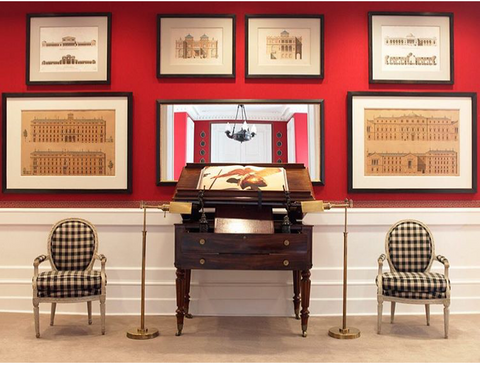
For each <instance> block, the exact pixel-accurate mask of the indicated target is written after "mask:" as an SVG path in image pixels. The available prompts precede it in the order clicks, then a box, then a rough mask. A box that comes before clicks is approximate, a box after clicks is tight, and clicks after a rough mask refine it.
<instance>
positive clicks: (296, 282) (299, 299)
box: [174, 164, 313, 336]
mask: <svg viewBox="0 0 480 366" xmlns="http://www.w3.org/2000/svg"><path fill="white" fill-rule="evenodd" d="M209 165H211V164H209ZM271 165H273V164H270V165H269V166H271ZM262 166H263V165H262ZM275 166H285V165H281V164H277V165H275ZM287 166H288V167H287V168H286V169H287V173H290V174H289V180H288V183H289V187H290V189H291V190H292V188H295V189H294V190H292V191H291V195H292V202H293V200H295V199H296V198H297V199H300V200H308V199H313V194H312V189H311V187H312V186H311V183H310V180H309V178H308V172H307V171H306V169H305V168H304V167H303V165H300V164H288V165H287ZM200 167H203V165H199V164H188V165H187V167H186V168H185V169H184V171H183V172H182V175H181V177H180V180H179V184H178V185H177V191H176V194H175V198H174V199H176V200H188V199H190V200H192V201H194V200H195V199H196V197H198V190H197V191H195V190H193V188H192V187H193V185H194V183H196V182H197V181H198V173H199V170H200V169H199V168H200ZM292 171H293V172H292ZM195 174H196V177H192V176H193V175H195ZM185 182H187V183H185ZM299 182H301V183H299ZM307 182H308V183H307ZM245 193H246V194H247V197H242V199H241V200H238V198H237V200H236V199H235V197H233V196H232V194H238V192H232V191H229V192H225V191H217V192H209V191H207V192H205V201H204V202H205V203H204V204H205V206H206V207H216V206H218V205H221V204H222V202H223V203H225V204H228V205H230V206H229V207H237V211H239V212H247V215H246V216H252V212H255V210H254V209H253V210H252V208H251V207H247V206H245V205H248V204H249V203H251V204H252V205H254V208H255V207H260V206H261V207H263V208H265V205H267V207H268V209H267V211H268V210H270V211H271V212H270V214H271V216H272V219H273V221H274V228H275V230H274V233H271V234H230V233H226V234H225V233H215V232H213V226H214V218H215V216H214V215H212V214H209V215H207V221H208V222H209V228H210V229H209V230H208V231H206V232H200V230H199V220H200V213H199V210H198V208H197V210H196V211H195V210H194V212H193V213H192V214H191V215H187V216H184V223H183V224H177V225H175V267H176V268H177V271H176V275H177V279H176V290H177V311H176V316H177V335H181V334H182V330H183V326H184V318H185V317H187V318H189V317H191V315H190V313H189V304H190V281H191V271H192V270H204V269H210V270H262V271H263V270H267V271H292V273H293V305H294V306H293V307H294V313H295V315H296V318H297V319H301V329H302V335H303V336H306V335H307V325H308V317H309V311H308V307H309V302H310V286H311V282H310V269H311V268H312V226H310V225H303V224H302V223H301V218H302V217H303V215H302V213H301V211H300V210H299V209H296V210H291V212H290V213H289V214H288V216H289V218H290V221H291V223H292V224H291V226H290V228H289V230H290V233H285V232H282V221H283V218H284V216H285V214H283V215H274V214H272V208H275V207H277V208H278V207H282V206H284V205H285V202H284V200H285V193H284V192H275V193H274V192H265V193H262V198H261V202H258V197H257V194H258V192H245ZM245 193H242V194H245ZM222 200H223V201H222ZM232 205H236V206H232ZM258 210H259V212H260V211H265V210H264V209H263V210H260V208H259V209H258ZM223 211H225V210H223ZM300 304H301V308H302V309H301V311H300Z"/></svg>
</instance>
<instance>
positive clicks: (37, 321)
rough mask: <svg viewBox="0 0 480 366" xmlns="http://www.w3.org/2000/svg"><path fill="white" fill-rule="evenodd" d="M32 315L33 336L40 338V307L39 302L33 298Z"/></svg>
mask: <svg viewBox="0 0 480 366" xmlns="http://www.w3.org/2000/svg"><path fill="white" fill-rule="evenodd" d="M33 317H34V318H35V336H36V337H37V338H40V308H39V302H38V301H36V300H35V299H33Z"/></svg>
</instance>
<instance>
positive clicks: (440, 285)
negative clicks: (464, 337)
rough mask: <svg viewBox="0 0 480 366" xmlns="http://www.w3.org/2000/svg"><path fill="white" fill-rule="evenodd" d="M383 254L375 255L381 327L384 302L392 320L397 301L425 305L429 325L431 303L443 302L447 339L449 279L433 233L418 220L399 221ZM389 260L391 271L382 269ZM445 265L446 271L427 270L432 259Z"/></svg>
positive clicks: (391, 230)
mask: <svg viewBox="0 0 480 366" xmlns="http://www.w3.org/2000/svg"><path fill="white" fill-rule="evenodd" d="M385 251H386V255H385V254H382V255H381V256H380V257H379V258H378V276H377V280H376V282H377V287H378V292H377V299H378V326H377V332H378V334H380V331H381V326H382V311H383V301H390V302H391V323H393V319H394V315H395V304H396V303H397V302H400V303H407V304H422V305H423V304H424V305H425V310H426V316H427V325H430V304H443V305H444V321H445V338H448V320H449V319H448V318H449V306H450V280H449V278H448V268H449V263H448V260H447V259H446V258H445V257H443V256H441V255H438V256H435V244H434V240H433V236H432V233H431V232H430V230H429V229H428V227H427V226H426V225H425V224H423V223H422V222H420V221H416V220H402V221H399V222H397V223H396V224H395V225H393V226H392V227H391V228H390V230H389V231H388V233H387V235H386V238H385ZM385 259H387V260H388V264H389V266H390V272H383V270H382V267H383V262H384V261H385ZM435 259H436V260H438V261H439V262H440V263H442V264H443V265H444V267H445V273H444V274H441V273H434V272H430V268H431V266H432V263H433V261H434V260H435Z"/></svg>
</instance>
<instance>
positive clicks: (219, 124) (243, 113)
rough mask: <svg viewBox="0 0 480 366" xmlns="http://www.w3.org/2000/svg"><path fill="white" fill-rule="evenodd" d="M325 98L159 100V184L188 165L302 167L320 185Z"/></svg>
mask: <svg viewBox="0 0 480 366" xmlns="http://www.w3.org/2000/svg"><path fill="white" fill-rule="evenodd" d="M323 103H324V102H323V100H321V99H317V100H256V99H248V100H245V99H238V100H157V185H165V184H175V183H176V182H177V180H178V178H179V176H180V173H181V171H182V169H183V167H184V166H185V164H186V163H239V164H253V165H255V164H261V163H303V164H304V165H305V166H306V167H307V168H308V171H309V174H310V177H311V180H312V183H313V184H314V185H324V179H325V178H324V171H325V169H324V112H323V111H324V106H323Z"/></svg>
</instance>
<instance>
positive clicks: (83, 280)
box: [32, 218, 107, 338]
mask: <svg viewBox="0 0 480 366" xmlns="http://www.w3.org/2000/svg"><path fill="white" fill-rule="evenodd" d="M97 249H98V235H97V231H96V229H95V227H94V226H93V225H92V224H91V223H90V222H88V221H86V220H83V219H77V218H70V219H65V220H61V221H59V222H57V223H56V224H55V225H54V226H53V227H52V230H51V231H50V235H49V237H48V255H41V256H39V257H37V258H35V261H34V262H33V267H34V275H33V281H32V284H33V310H34V317H35V333H36V336H37V338H39V337H40V320H39V304H40V303H42V302H46V303H51V304H52V308H51V316H50V325H52V326H53V322H54V319H55V309H56V306H57V303H59V302H68V303H72V302H86V303H87V311H88V323H89V324H92V301H93V300H100V313H101V327H102V334H105V299H106V291H105V286H106V275H105V263H106V262H107V258H106V257H105V256H104V255H102V254H97ZM47 259H48V260H49V262H50V265H51V270H50V271H45V272H41V273H39V266H40V264H41V263H42V262H44V261H46V260H47ZM96 259H98V260H100V262H101V270H100V271H97V270H94V269H93V264H94V262H95V260H96Z"/></svg>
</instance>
